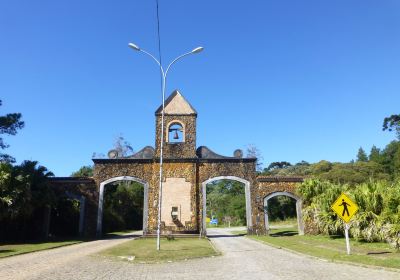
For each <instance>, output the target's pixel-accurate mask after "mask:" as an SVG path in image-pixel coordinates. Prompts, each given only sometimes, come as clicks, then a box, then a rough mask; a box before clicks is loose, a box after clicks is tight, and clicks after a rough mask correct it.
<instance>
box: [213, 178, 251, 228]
mask: <svg viewBox="0 0 400 280" xmlns="http://www.w3.org/2000/svg"><path fill="white" fill-rule="evenodd" d="M207 217H209V218H216V219H218V221H219V224H224V225H226V226H228V225H230V226H243V225H246V198H245V189H244V185H243V184H242V183H240V182H237V181H231V180H220V181H215V182H212V183H210V184H208V185H207Z"/></svg>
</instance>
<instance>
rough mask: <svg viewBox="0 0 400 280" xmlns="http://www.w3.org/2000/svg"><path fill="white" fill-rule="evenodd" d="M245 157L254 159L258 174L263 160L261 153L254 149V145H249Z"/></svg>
mask: <svg viewBox="0 0 400 280" xmlns="http://www.w3.org/2000/svg"><path fill="white" fill-rule="evenodd" d="M246 157H247V158H256V159H257V161H256V170H257V171H258V172H260V171H262V166H263V163H262V160H263V159H264V158H263V156H262V154H261V151H260V150H259V149H258V148H257V147H256V145H254V144H249V145H247V149H246Z"/></svg>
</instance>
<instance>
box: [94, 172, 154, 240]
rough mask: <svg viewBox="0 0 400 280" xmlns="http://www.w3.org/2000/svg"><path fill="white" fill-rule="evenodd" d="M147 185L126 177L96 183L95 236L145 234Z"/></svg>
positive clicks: (139, 180)
mask: <svg viewBox="0 0 400 280" xmlns="http://www.w3.org/2000/svg"><path fill="white" fill-rule="evenodd" d="M147 214H148V183H147V182H145V181H143V180H141V179H138V178H135V177H130V176H122V177H116V178H112V179H109V180H107V181H104V182H102V183H101V184H100V195H99V205H98V212H97V237H101V236H102V234H103V233H109V232H113V231H122V230H141V229H143V234H144V235H145V234H146V229H147Z"/></svg>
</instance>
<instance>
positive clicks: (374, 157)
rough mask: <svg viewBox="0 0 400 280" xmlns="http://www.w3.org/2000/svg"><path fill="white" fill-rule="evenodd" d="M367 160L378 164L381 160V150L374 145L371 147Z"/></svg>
mask: <svg viewBox="0 0 400 280" xmlns="http://www.w3.org/2000/svg"><path fill="white" fill-rule="evenodd" d="M368 159H369V160H370V161H375V162H380V160H381V150H380V149H379V148H377V147H376V146H375V145H373V146H372V148H371V151H370V153H369V157H368Z"/></svg>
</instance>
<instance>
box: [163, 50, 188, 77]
mask: <svg viewBox="0 0 400 280" xmlns="http://www.w3.org/2000/svg"><path fill="white" fill-rule="evenodd" d="M190 54H193V53H192V52H187V53H184V54H182V55H180V56H178V57H177V58H175V59H174V60H173V61H172V62H171V63H170V64H169V65H168V67H167V70H166V71H165V76H167V74H168V71H169V69H170V68H171V66H172V65H173V64H175V62H177V61H178V60H179V59H181V58H183V57H185V56H187V55H190Z"/></svg>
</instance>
